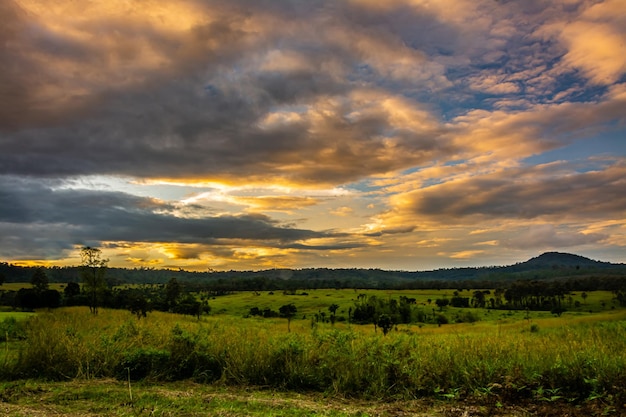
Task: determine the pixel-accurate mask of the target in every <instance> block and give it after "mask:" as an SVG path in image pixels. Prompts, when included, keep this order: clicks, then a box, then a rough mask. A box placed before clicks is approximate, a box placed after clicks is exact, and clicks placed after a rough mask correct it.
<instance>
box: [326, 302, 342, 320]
mask: <svg viewBox="0 0 626 417" xmlns="http://www.w3.org/2000/svg"><path fill="white" fill-rule="evenodd" d="M338 308H339V306H338V305H337V304H331V305H330V306H329V307H328V311H330V322H331V323H332V324H335V320H336V319H337V317H336V315H337V309H338Z"/></svg>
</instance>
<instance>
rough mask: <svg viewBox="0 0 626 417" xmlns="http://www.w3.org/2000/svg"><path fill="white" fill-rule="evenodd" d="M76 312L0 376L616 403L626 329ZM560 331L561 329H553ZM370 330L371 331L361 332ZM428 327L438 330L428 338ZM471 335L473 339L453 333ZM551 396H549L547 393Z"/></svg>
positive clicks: (54, 321)
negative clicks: (394, 326)
mask: <svg viewBox="0 0 626 417" xmlns="http://www.w3.org/2000/svg"><path fill="white" fill-rule="evenodd" d="M307 323H308V322H307V321H306V320H299V321H297V322H294V323H293V324H294V325H295V326H292V332H291V333H287V329H286V323H285V321H284V320H275V321H272V320H262V319H259V320H256V319H247V320H242V319H238V318H235V317H224V316H222V317H207V318H203V319H202V320H201V321H199V322H198V321H196V320H195V319H192V318H188V317H183V316H177V315H172V314H165V313H153V314H151V315H149V317H148V318H147V319H141V320H137V319H136V318H134V317H132V316H131V315H130V314H129V313H128V312H124V311H111V310H103V311H102V312H101V313H100V314H99V315H98V316H93V315H91V314H89V312H88V310H86V309H84V308H67V309H60V310H58V311H54V312H43V313H40V314H38V315H37V316H36V317H34V318H32V319H30V320H29V321H28V323H27V326H26V330H25V332H26V338H27V339H26V340H25V341H24V342H23V343H22V344H21V345H20V349H19V354H18V355H16V356H15V358H14V359H13V360H12V361H11V362H10V363H8V364H7V365H6V366H5V367H3V369H2V371H0V372H1V374H0V376H2V377H3V378H21V377H45V378H49V379H71V378H95V377H117V378H124V379H125V378H126V377H127V375H128V374H129V373H130V376H131V378H134V379H142V378H145V379H149V380H176V379H188V378H191V379H195V380H197V381H200V382H217V383H222V384H231V385H255V386H260V387H271V388H280V389H292V390H314V391H321V392H325V393H328V394H332V395H342V396H350V397H361V398H403V399H410V398H418V397H424V396H439V397H442V398H451V397H455V398H456V397H458V398H461V397H465V396H471V395H490V396H494V398H501V399H507V398H511V399H515V398H520V397H524V398H534V399H538V400H542V399H543V400H550V399H554V398H555V397H565V398H568V399H572V400H584V399H587V398H591V397H598V396H601V397H603V398H616V396H619V395H621V388H618V387H624V386H626V356H625V355H624V354H623V352H625V351H626V338H624V334H625V331H626V323H625V322H624V321H619V320H618V321H606V322H582V323H577V322H573V324H571V325H565V326H561V327H550V322H549V321H546V322H545V326H544V324H543V323H542V322H540V321H537V322H535V323H538V328H539V329H540V330H539V331H538V332H531V331H530V330H529V327H530V326H529V325H528V324H526V325H524V326H523V327H522V328H520V327H515V326H510V327H506V326H495V325H494V326H491V327H487V326H485V325H483V327H477V326H471V325H465V327H460V326H457V327H454V328H450V330H451V329H456V330H455V331H452V332H450V331H449V332H447V333H444V332H443V331H442V330H439V329H438V328H429V329H414V330H411V329H400V331H397V332H391V333H390V334H388V335H387V336H383V335H382V333H381V332H378V333H374V332H372V331H365V330H364V328H363V327H360V326H352V327H350V326H342V327H335V328H333V327H331V326H314V327H313V328H311V327H310V326H307ZM560 323H561V324H562V323H564V321H561V322H560ZM369 328H370V327H369V326H368V329H369ZM434 329H437V331H435V330H434ZM462 329H469V330H470V331H465V332H464V331H462ZM546 393H548V394H550V395H548V394H546Z"/></svg>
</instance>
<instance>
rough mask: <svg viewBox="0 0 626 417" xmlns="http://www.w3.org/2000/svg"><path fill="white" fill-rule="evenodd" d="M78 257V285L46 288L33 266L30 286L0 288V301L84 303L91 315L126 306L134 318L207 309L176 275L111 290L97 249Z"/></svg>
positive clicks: (28, 306) (25, 305)
mask: <svg viewBox="0 0 626 417" xmlns="http://www.w3.org/2000/svg"><path fill="white" fill-rule="evenodd" d="M81 259H82V275H81V277H82V288H81V286H80V285H79V284H78V283H76V282H69V283H67V284H66V285H65V287H64V289H63V291H62V292H59V291H57V290H54V289H50V288H49V279H48V276H47V274H46V270H45V269H44V268H37V269H35V270H34V272H33V274H32V276H31V278H30V282H31V284H32V288H22V289H20V290H19V291H3V292H2V296H1V297H0V303H1V304H3V305H9V306H12V307H15V308H20V309H23V310H34V309H36V308H56V307H59V306H62V305H65V306H76V305H84V306H89V309H90V311H91V313H92V314H98V309H99V308H100V307H107V308H115V309H127V310H129V311H131V312H132V313H133V314H135V315H136V316H137V317H138V318H141V317H145V316H146V315H147V313H148V312H150V311H153V310H158V311H169V312H173V313H179V314H188V315H193V316H197V317H200V316H201V315H202V314H204V313H208V312H209V311H210V307H209V305H208V301H207V300H208V296H207V295H204V296H202V297H201V298H200V300H198V299H197V298H196V297H195V296H194V294H192V292H191V291H190V290H189V289H187V288H186V287H185V286H183V285H181V284H180V283H178V280H177V279H176V278H171V279H170V280H169V281H168V283H167V284H165V285H143V286H138V287H135V288H131V287H126V288H115V289H113V288H112V286H111V285H110V282H108V281H107V279H106V273H107V264H108V260H107V259H104V258H102V254H101V251H100V250H99V249H97V248H91V247H85V248H83V249H82V250H81Z"/></svg>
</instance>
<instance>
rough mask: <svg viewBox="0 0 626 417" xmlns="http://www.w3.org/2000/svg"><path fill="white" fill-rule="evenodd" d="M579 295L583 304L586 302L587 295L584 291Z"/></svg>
mask: <svg viewBox="0 0 626 417" xmlns="http://www.w3.org/2000/svg"><path fill="white" fill-rule="evenodd" d="M580 296H581V297H582V299H583V304H587V297H588V295H587V293H586V292H584V293H582V294H580Z"/></svg>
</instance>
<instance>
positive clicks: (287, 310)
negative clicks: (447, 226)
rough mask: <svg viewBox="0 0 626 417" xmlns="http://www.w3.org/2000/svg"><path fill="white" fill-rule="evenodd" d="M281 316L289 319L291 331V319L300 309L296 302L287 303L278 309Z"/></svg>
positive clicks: (288, 323)
mask: <svg viewBox="0 0 626 417" xmlns="http://www.w3.org/2000/svg"><path fill="white" fill-rule="evenodd" d="M278 312H279V313H280V316H281V317H284V318H286V319H287V331H288V332H291V319H292V318H293V317H294V316H295V315H296V313H297V312H298V309H297V308H296V306H295V305H294V304H285V305H284V306H282V307H280V308H279V309H278Z"/></svg>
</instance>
